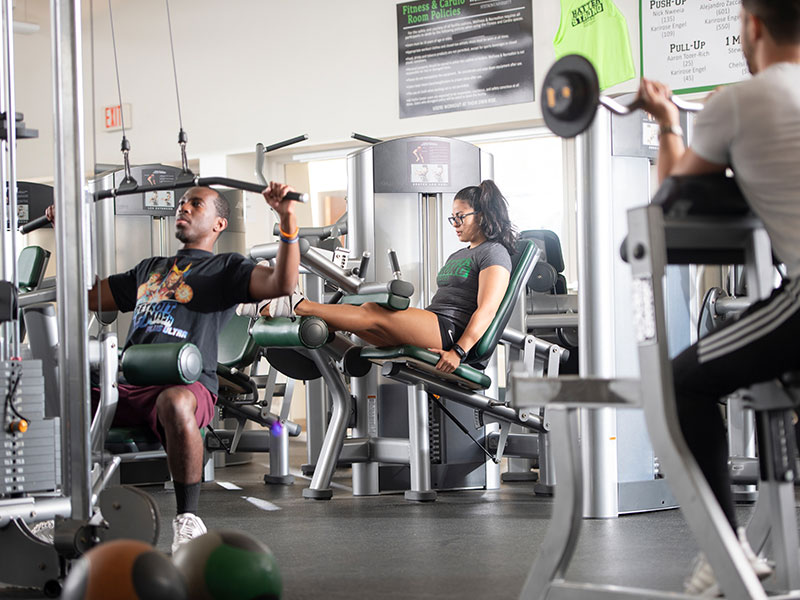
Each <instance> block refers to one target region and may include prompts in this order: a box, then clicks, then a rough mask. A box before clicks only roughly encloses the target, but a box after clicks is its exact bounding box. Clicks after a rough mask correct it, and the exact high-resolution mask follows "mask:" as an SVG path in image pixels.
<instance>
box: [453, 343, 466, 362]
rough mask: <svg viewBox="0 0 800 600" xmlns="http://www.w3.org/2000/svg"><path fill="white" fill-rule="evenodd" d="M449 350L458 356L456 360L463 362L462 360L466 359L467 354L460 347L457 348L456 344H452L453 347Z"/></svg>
mask: <svg viewBox="0 0 800 600" xmlns="http://www.w3.org/2000/svg"><path fill="white" fill-rule="evenodd" d="M451 350H452V351H453V352H455V353H456V354H458V359H459V360H460V361H461V362H464V359H466V358H467V353H466V352H465V351H464V349H463V348H462V347H461V346H459V345H458V344H453V347H452V348H451Z"/></svg>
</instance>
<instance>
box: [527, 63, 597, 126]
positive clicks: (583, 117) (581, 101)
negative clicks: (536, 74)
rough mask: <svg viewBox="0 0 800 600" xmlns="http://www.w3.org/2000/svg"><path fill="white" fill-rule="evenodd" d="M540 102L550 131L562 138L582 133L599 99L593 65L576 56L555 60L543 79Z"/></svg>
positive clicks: (594, 111) (589, 122)
mask: <svg viewBox="0 0 800 600" xmlns="http://www.w3.org/2000/svg"><path fill="white" fill-rule="evenodd" d="M540 98H541V100H540V102H541V105H542V116H543V117H544V122H545V124H546V125H547V127H548V128H549V129H550V131H552V132H553V133H555V134H556V135H558V136H560V137H563V138H572V137H575V136H576V135H578V134H579V133H582V132H583V131H585V130H586V128H587V127H589V125H591V123H592V120H593V119H594V115H595V113H596V112H597V105H598V100H599V98H600V82H599V81H598V79H597V72H596V71H595V69H594V67H593V66H592V63H590V62H589V61H588V60H587V59H586V58H584V57H583V56H580V55H578V54H568V55H567V56H564V57H562V58H560V59H559V60H557V61H556V62H555V63H554V64H553V66H552V67H550V70H549V71H548V72H547V75H545V78H544V84H543V85H542V94H541V96H540Z"/></svg>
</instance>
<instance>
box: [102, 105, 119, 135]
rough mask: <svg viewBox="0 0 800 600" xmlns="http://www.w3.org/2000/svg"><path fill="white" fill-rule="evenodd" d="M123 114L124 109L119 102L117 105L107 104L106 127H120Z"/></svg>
mask: <svg viewBox="0 0 800 600" xmlns="http://www.w3.org/2000/svg"><path fill="white" fill-rule="evenodd" d="M121 115H122V109H121V108H120V105H119V104H117V105H116V106H106V129H111V128H112V127H120V124H121V123H120V121H121V119H120V117H121Z"/></svg>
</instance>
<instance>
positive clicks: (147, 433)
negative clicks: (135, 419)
mask: <svg viewBox="0 0 800 600" xmlns="http://www.w3.org/2000/svg"><path fill="white" fill-rule="evenodd" d="M105 448H106V450H108V451H109V452H112V453H114V454H127V453H130V452H146V451H151V450H161V442H160V441H159V440H158V437H156V434H155V433H153V431H152V430H151V429H150V428H149V427H112V428H111V429H109V430H108V435H107V436H106V443H105Z"/></svg>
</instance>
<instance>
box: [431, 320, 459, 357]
mask: <svg viewBox="0 0 800 600" xmlns="http://www.w3.org/2000/svg"><path fill="white" fill-rule="evenodd" d="M436 318H437V319H438V320H439V333H440V335H441V336H442V350H450V348H452V347H453V344H455V343H456V342H457V341H458V339H459V338H460V337H461V334H463V333H464V328H463V327H461V326H460V325H458V324H457V323H456V322H455V321H453V320H452V319H450V318H449V317H444V316H442V315H440V314H436Z"/></svg>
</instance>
